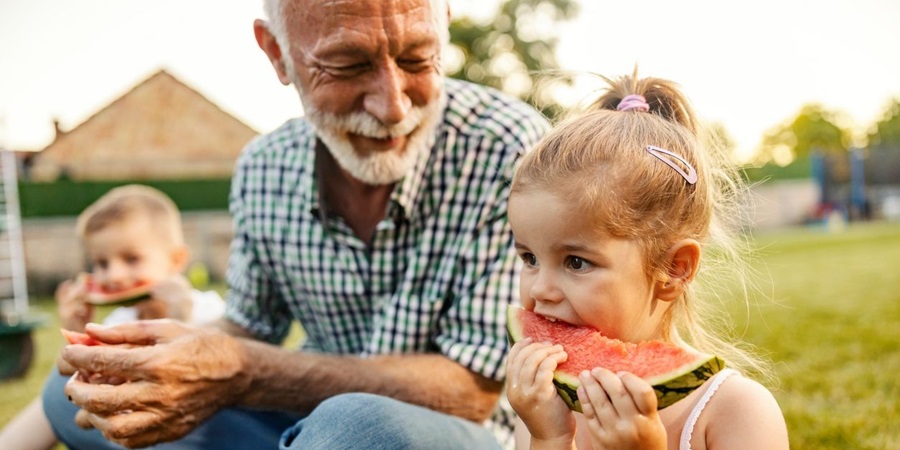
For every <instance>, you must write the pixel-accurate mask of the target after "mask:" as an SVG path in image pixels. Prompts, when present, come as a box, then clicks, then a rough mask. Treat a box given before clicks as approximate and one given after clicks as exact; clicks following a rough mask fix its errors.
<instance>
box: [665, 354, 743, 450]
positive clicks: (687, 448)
mask: <svg viewBox="0 0 900 450" xmlns="http://www.w3.org/2000/svg"><path fill="white" fill-rule="evenodd" d="M736 373H738V372H737V371H736V370H734V369H725V370H722V371H721V372H719V373H717V374H715V375H713V376H712V378H710V379H709V381H707V383H709V388H707V389H706V392H704V393H703V397H701V398H700V401H699V402H697V404H696V405H694V409H692V410H691V414H690V415H689V416H688V418H687V420H686V421H685V422H684V428H682V429H681V443H680V444H679V445H678V448H679V449H680V450H691V434H693V433H694V425H696V424H697V419H698V418H699V417H700V413H702V412H703V408H705V407H706V404H707V403H709V400H710V399H711V398H712V396H713V395H715V393H716V391H717V390H718V389H719V386H721V385H722V383H723V382H724V381H725V380H726V379H728V377H730V376H732V375H734V374H736Z"/></svg>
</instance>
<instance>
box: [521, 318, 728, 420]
mask: <svg viewBox="0 0 900 450" xmlns="http://www.w3.org/2000/svg"><path fill="white" fill-rule="evenodd" d="M522 310H523V309H522V308H520V307H518V306H510V307H509V308H508V310H507V324H506V330H507V332H508V334H509V340H510V342H511V343H516V342H517V341H519V340H521V339H523V338H524V337H525V336H524V331H523V329H522V326H521V324H520V323H519V320H518V318H517V314H518V313H519V312H520V311H522ZM724 368H725V361H723V360H722V359H721V358H719V357H718V356H709V357H708V358H700V359H698V360H696V361H694V362H692V363H689V364H684V365H682V366H680V367H677V368H675V369H672V370H670V371H669V372H668V373H665V374H660V375H658V376H655V377H653V378H649V379H645V381H647V382H648V383H650V385H652V386H653V391H654V392H655V393H656V403H657V409H660V410H661V409H664V408H667V407H669V406H671V405H673V404H674V403H676V402H677V401H679V400H681V399H683V398H685V397H687V396H688V395H690V394H691V392H693V391H694V390H695V389H697V388H698V387H700V386H702V385H703V383H705V382H706V381H707V380H709V379H710V378H711V377H712V376H713V375H715V374H717V373H718V372H720V371H721V370H722V369H724ZM553 384H554V385H555V386H556V390H557V391H558V392H559V396H560V397H562V399H563V401H564V402H565V403H566V405H568V407H569V409H571V410H573V411H578V412H582V409H581V402H580V401H579V400H578V393H577V391H578V387H579V386H581V381H579V380H578V374H571V373H567V372H564V371H561V370H557V371H556V372H555V373H554V374H553Z"/></svg>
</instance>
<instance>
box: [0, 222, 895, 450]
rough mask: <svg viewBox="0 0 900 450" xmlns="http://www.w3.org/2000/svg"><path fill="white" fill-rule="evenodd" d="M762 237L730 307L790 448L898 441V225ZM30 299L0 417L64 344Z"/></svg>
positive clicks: (18, 403) (26, 395) (37, 384)
mask: <svg viewBox="0 0 900 450" xmlns="http://www.w3.org/2000/svg"><path fill="white" fill-rule="evenodd" d="M756 239H757V242H758V243H759V245H760V246H761V247H762V254H761V257H760V258H759V261H758V268H759V269H760V271H761V272H762V273H763V275H764V280H763V283H762V287H763V289H762V290H763V294H762V295H760V296H759V297H757V298H754V299H752V302H751V305H752V306H751V308H750V309H749V310H748V309H747V308H746V307H745V305H743V304H736V305H733V306H729V307H730V308H733V311H732V313H733V315H734V317H735V320H736V321H737V330H739V331H740V337H741V338H742V339H744V340H746V341H749V342H751V343H752V344H754V345H756V346H757V347H758V348H759V349H760V350H761V351H762V352H764V353H765V354H766V355H767V356H768V357H769V358H770V359H772V360H773V361H774V363H775V364H774V369H775V372H776V376H777V379H778V384H777V385H776V386H772V389H773V391H774V393H775V396H776V398H777V399H778V402H779V403H780V404H781V407H782V409H783V411H784V414H785V417H786V419H787V423H788V431H789V433H790V436H791V447H792V448H795V449H896V448H900V426H897V423H898V422H900V376H898V373H900V333H898V331H900V224H873V225H862V226H852V227H850V228H848V229H847V230H846V231H844V232H842V233H827V232H825V231H824V230H819V229H812V228H805V229H794V230H786V231H779V232H772V233H761V234H758V235H757V236H756ZM32 307H34V308H35V309H36V310H40V311H44V312H46V313H48V318H49V320H48V322H47V324H46V325H45V326H43V327H41V328H40V329H38V330H37V332H36V333H35V336H34V337H35V344H36V348H37V351H36V357H35V362H34V365H33V367H32V369H31V371H30V373H29V374H28V376H27V377H25V378H23V379H19V380H10V381H4V382H0V399H3V400H2V402H0V426H2V425H5V424H6V422H8V421H9V420H10V419H11V418H12V417H13V416H14V415H15V414H16V413H17V412H18V411H19V409H20V408H22V407H23V406H24V405H25V404H27V403H28V402H29V401H30V400H31V399H32V398H33V397H34V396H35V395H37V393H38V392H39V390H40V388H41V384H42V382H43V378H44V376H45V375H46V373H47V372H48V371H49V370H50V369H51V367H52V364H53V361H54V359H55V358H56V355H57V353H58V352H59V349H60V348H61V346H62V338H61V336H60V335H59V332H58V331H57V329H58V325H57V324H56V323H55V322H54V320H55V319H53V314H52V312H53V308H54V306H53V304H52V301H51V300H49V299H44V300H43V301H34V302H33V303H32ZM761 431H763V432H764V430H761Z"/></svg>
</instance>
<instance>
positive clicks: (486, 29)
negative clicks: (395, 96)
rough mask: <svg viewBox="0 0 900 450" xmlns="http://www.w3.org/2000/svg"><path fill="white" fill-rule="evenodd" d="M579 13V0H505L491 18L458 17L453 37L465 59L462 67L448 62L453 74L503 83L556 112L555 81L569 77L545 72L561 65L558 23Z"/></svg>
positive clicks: (550, 112)
mask: <svg viewBox="0 0 900 450" xmlns="http://www.w3.org/2000/svg"><path fill="white" fill-rule="evenodd" d="M577 13H578V5H577V4H576V2H575V1H574V0H504V1H503V2H502V3H501V5H500V7H499V10H498V11H497V13H496V15H495V16H494V18H493V19H492V20H491V21H490V22H488V23H486V24H479V23H476V22H475V21H474V20H472V19H471V18H468V17H461V18H458V19H454V20H453V22H452V23H451V24H450V41H451V43H452V44H453V46H454V47H455V48H456V49H457V50H459V52H460V53H461V54H462V57H463V61H462V64H461V65H460V67H458V68H454V67H448V68H447V69H448V75H450V76H451V77H454V78H458V79H463V80H468V81H472V82H474V83H478V84H484V85H488V86H492V87H495V88H498V89H500V90H503V91H505V92H507V93H510V94H512V95H515V96H517V97H519V98H522V99H524V100H526V101H529V102H530V103H532V104H534V105H535V106H536V107H538V108H539V109H541V110H543V111H544V113H545V114H546V115H548V116H551V117H552V116H555V115H556V114H558V113H559V112H560V111H561V108H560V106H559V105H558V104H556V102H555V100H554V99H553V97H552V86H553V85H554V83H564V82H567V81H565V80H563V79H561V78H560V79H549V78H548V79H547V81H544V80H543V79H542V74H546V73H549V72H552V71H554V70H557V69H559V64H558V62H557V60H556V54H555V52H556V44H557V37H556V35H555V33H554V32H553V30H554V29H555V26H556V25H557V24H558V23H559V22H561V21H565V20H569V19H572V18H573V17H575V15H576V14H577Z"/></svg>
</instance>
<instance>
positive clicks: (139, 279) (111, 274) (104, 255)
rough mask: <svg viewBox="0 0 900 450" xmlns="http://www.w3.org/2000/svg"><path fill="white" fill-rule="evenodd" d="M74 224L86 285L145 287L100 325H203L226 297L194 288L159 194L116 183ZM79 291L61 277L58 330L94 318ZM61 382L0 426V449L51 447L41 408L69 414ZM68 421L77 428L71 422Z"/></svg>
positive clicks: (171, 214) (177, 221) (174, 220)
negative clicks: (144, 294) (146, 293)
mask: <svg viewBox="0 0 900 450" xmlns="http://www.w3.org/2000/svg"><path fill="white" fill-rule="evenodd" d="M76 228H77V233H78V236H79V238H80V239H81V241H82V244H83V247H84V250H85V253H86V254H87V257H88V260H89V261H90V264H91V278H92V280H93V282H95V283H98V284H99V285H100V286H102V287H104V288H105V289H109V290H120V289H125V288H129V287H132V286H136V285H137V284H139V283H147V284H150V285H152V288H151V291H150V294H151V295H150V298H149V299H147V300H143V301H141V302H140V303H138V304H136V305H134V306H121V307H118V308H116V309H114V310H112V311H111V312H110V313H109V314H108V315H106V317H105V318H104V321H103V323H104V324H107V325H113V324H117V323H123V322H128V321H132V320H138V319H159V318H164V317H169V318H173V319H178V320H182V321H187V322H192V323H198V324H202V323H208V322H211V321H213V320H216V319H217V318H218V317H220V316H221V315H222V314H223V313H224V311H225V302H224V301H223V300H222V298H221V297H220V296H219V294H218V293H216V292H215V291H208V292H200V291H197V290H194V289H192V288H191V286H190V283H189V282H188V281H187V279H186V278H185V277H184V276H183V275H182V272H183V271H184V269H185V267H186V265H187V263H188V259H189V252H188V248H187V246H186V245H185V242H184V237H183V231H182V225H181V215H180V213H179V212H178V208H177V207H176V206H175V203H173V202H172V200H171V199H169V197H167V196H166V195H165V194H163V193H162V192H160V191H157V190H156V189H153V188H150V187H147V186H141V185H129V186H122V187H118V188H115V189H113V190H111V191H110V192H109V193H107V194H106V195H104V196H103V197H101V198H100V199H99V200H97V201H96V202H94V203H93V204H91V206H89V207H88V208H87V209H85V210H84V212H82V213H81V215H79V217H78V221H77V224H76ZM86 289H87V287H86V277H84V276H78V277H75V278H74V279H72V280H69V281H65V282H63V283H62V284H61V285H60V286H59V288H58V289H57V291H56V301H57V306H58V310H59V315H60V322H61V325H62V327H63V328H65V329H68V330H72V331H84V327H85V325H86V324H87V323H88V322H90V321H92V320H93V319H94V313H95V311H94V307H93V306H92V305H91V304H90V303H88V302H86V292H87V291H86ZM60 338H62V337H60ZM65 380H66V378H64V377H62V376H60V375H59V374H58V373H51V374H50V377H49V378H48V382H47V385H46V386H45V392H44V404H43V405H42V403H41V399H40V398H37V399H35V400H34V401H32V402H31V403H30V404H29V405H28V406H27V407H26V408H25V409H24V410H23V411H22V412H20V413H19V415H17V416H16V417H15V418H13V420H12V421H11V422H10V423H9V424H8V425H7V426H6V427H4V428H3V430H2V431H0V450H6V449H9V450H13V449H15V450H28V449H34V450H38V449H49V448H52V447H53V446H54V445H55V444H56V437H55V436H54V433H53V430H52V429H51V427H50V424H49V423H48V421H47V418H46V416H45V415H44V408H45V407H47V405H51V406H53V405H56V406H55V408H66V409H68V410H71V414H72V415H73V416H74V413H75V410H76V408H75V406H74V405H72V404H71V403H69V402H68V400H66V396H65V394H64V393H63V392H62V390H63V386H64V384H65ZM47 410H48V411H49V410H50V409H49V408H48V409H47ZM71 426H72V427H75V426H76V425H75V423H74V420H73V421H72V423H71Z"/></svg>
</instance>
